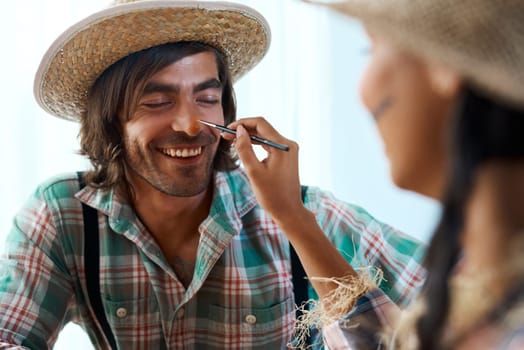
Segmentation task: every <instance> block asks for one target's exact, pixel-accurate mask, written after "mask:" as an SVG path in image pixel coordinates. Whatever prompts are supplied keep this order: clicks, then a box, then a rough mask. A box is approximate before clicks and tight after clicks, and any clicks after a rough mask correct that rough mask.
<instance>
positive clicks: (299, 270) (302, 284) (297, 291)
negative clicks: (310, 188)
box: [289, 186, 312, 347]
mask: <svg viewBox="0 0 524 350" xmlns="http://www.w3.org/2000/svg"><path fill="white" fill-rule="evenodd" d="M301 192H302V202H305V199H306V192H307V186H301ZM289 253H290V256H291V271H292V273H293V279H292V280H293V294H294V296H295V304H296V305H297V306H302V305H303V304H304V303H305V302H306V301H308V300H309V295H308V281H307V279H306V272H305V271H304V267H303V266H302V263H301V262H300V259H299V258H298V255H297V252H296V251H295V248H293V246H292V245H291V244H289ZM304 307H306V306H305V305H304ZM300 316H302V309H299V308H297V310H296V312H295V317H296V318H297V319H298V318H299V317H300ZM311 341H312V340H311V336H309V337H307V338H306V339H305V344H304V345H306V347H308V346H309V345H311Z"/></svg>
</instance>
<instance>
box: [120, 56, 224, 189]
mask: <svg viewBox="0 0 524 350" xmlns="http://www.w3.org/2000/svg"><path fill="white" fill-rule="evenodd" d="M137 101H138V103H137V108H136V110H135V111H134V113H133V114H132V115H131V116H130V118H129V120H122V125H123V139H124V144H125V152H126V163H127V165H128V168H129V177H130V181H131V182H132V183H133V184H136V183H137V181H138V182H144V181H145V183H147V186H148V187H151V188H152V189H155V190H158V191H160V192H163V193H165V194H168V195H171V196H182V197H188V196H194V195H197V194H199V193H202V192H203V191H205V190H206V189H207V188H208V186H209V183H210V181H211V178H212V174H213V170H212V165H213V159H214V157H215V153H216V150H217V147H218V143H219V140H220V136H219V134H218V132H217V131H215V130H214V129H211V128H209V127H204V126H203V125H202V124H200V123H199V122H198V120H199V119H202V120H206V121H210V122H214V123H217V124H223V123H224V114H223V109H222V84H221V82H220V81H219V78H218V69H217V64H216V60H215V55H214V53H212V52H202V53H198V54H195V55H192V56H187V57H184V58H183V59H181V60H179V61H177V62H175V63H172V64H170V65H169V66H167V67H165V68H164V69H162V70H160V71H159V72H157V73H156V74H155V75H153V76H152V77H151V79H150V80H149V81H147V83H146V85H145V89H144V92H143V94H142V95H141V96H139V97H138V99H137Z"/></svg>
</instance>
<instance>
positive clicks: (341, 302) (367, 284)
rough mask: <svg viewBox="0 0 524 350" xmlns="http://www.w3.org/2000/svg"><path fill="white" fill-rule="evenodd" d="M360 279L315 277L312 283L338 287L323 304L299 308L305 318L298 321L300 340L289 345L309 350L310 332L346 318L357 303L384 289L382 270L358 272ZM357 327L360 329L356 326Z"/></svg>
mask: <svg viewBox="0 0 524 350" xmlns="http://www.w3.org/2000/svg"><path fill="white" fill-rule="evenodd" d="M357 272H358V276H357V277H355V276H353V275H352V276H346V277H340V278H335V277H311V278H310V280H311V281H316V282H321V283H335V284H336V285H337V287H336V288H335V289H333V290H332V291H331V292H330V293H329V294H327V295H326V296H325V297H324V298H322V299H321V300H314V299H310V300H308V301H307V302H306V303H304V304H303V305H298V309H299V310H301V311H302V316H301V317H299V318H298V319H297V320H296V321H295V332H296V339H295V342H296V343H294V344H289V348H291V349H308V348H311V347H312V346H307V345H306V339H307V338H308V337H309V336H310V329H311V328H316V329H319V330H320V329H322V328H323V327H324V326H327V325H329V324H331V323H333V322H336V321H337V320H339V319H341V318H342V317H344V316H345V315H346V314H347V313H348V312H349V311H350V310H351V309H353V308H354V306H355V303H356V302H357V300H358V299H359V298H360V297H361V296H362V295H364V294H366V293H367V292H369V291H370V290H372V289H374V288H376V287H377V286H378V285H380V282H381V281H382V280H383V277H384V274H383V272H382V270H380V269H378V268H376V267H372V266H368V267H364V268H358V269H357ZM354 326H355V327H356V326H358V325H354Z"/></svg>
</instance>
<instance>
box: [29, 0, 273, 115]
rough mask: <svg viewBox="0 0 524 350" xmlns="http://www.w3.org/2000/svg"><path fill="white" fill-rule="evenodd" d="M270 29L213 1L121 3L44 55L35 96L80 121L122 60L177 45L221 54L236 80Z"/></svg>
mask: <svg viewBox="0 0 524 350" xmlns="http://www.w3.org/2000/svg"><path fill="white" fill-rule="evenodd" d="M270 37H271V34H270V29H269V25H268V24H267V22H266V20H265V19H264V17H263V16H262V15H261V14H260V13H258V12H257V11H255V10H253V9H252V8H250V7H247V6H244V5H240V4H235V3H229V2H217V1H214V2H210V1H178V0H134V1H130V0H127V1H125V0H121V1H115V3H114V4H113V6H111V7H109V8H107V9H105V10H102V11H100V12H97V13H95V14H93V15H91V16H89V17H87V18H85V19H84V20H82V21H80V22H78V23H76V24H74V25H73V26H71V27H70V28H69V29H67V30H66V31H65V32H64V33H63V34H62V35H60V37H58V39H56V40H55V42H54V43H53V44H52V45H51V47H50V48H49V49H48V51H47V53H46V54H45V55H44V57H43V59H42V61H41V63H40V66H39V68H38V71H37V73H36V77H35V81H34V95H35V98H36V101H37V102H38V104H39V105H40V106H41V107H42V108H43V109H44V110H45V111H47V112H48V113H50V114H52V115H54V116H57V117H60V118H64V119H69V120H78V119H79V118H80V116H81V115H82V113H83V112H84V111H85V108H86V100H87V94H88V91H89V90H90V88H91V86H92V85H93V83H94V82H95V80H96V79H97V78H98V77H99V76H100V74H101V73H102V72H103V71H104V70H105V69H106V68H108V67H109V66H110V65H112V64H113V63H115V62H116V61H118V60H119V59H121V58H123V57H125V56H127V55H129V54H131V53H133V52H137V51H140V50H143V49H146V48H150V47H153V46H156V45H160V44H164V43H168V42H177V41H199V42H203V43H207V44H209V45H212V46H214V47H216V48H217V49H219V50H220V51H222V52H223V53H224V54H225V56H226V57H227V59H228V64H229V68H230V69H231V74H232V77H233V80H234V81H236V80H238V79H239V78H240V77H241V76H242V75H243V74H245V73H246V72H247V71H249V70H250V69H251V68H253V67H254V66H255V65H256V64H257V63H258V62H260V60H261V59H262V57H264V55H265V54H266V52H267V50H268V49H269V43H270Z"/></svg>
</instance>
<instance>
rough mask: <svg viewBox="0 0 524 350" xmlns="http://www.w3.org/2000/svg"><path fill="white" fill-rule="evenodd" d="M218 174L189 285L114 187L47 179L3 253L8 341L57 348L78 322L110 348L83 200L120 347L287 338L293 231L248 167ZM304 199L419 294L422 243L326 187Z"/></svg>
mask: <svg viewBox="0 0 524 350" xmlns="http://www.w3.org/2000/svg"><path fill="white" fill-rule="evenodd" d="M215 183H216V188H215V195H214V199H213V203H212V207H211V211H210V214H209V216H208V217H207V218H206V219H205V220H204V221H203V222H202V224H201V225H200V228H199V231H200V243H199V247H198V253H197V254H198V256H197V260H196V266H195V270H194V277H193V280H192V282H191V284H190V286H189V287H188V288H187V289H185V288H184V287H183V285H182V284H181V283H180V282H179V281H178V279H177V277H176V275H175V273H174V272H173V269H172V268H171V267H170V265H169V263H168V261H167V260H166V259H165V257H164V256H163V254H162V252H161V250H160V248H159V246H158V244H157V243H156V242H155V240H154V239H153V237H152V236H151V235H150V234H149V233H148V231H147V230H146V229H145V227H144V225H143V224H142V223H141V222H140V220H139V219H138V217H137V216H136V215H135V213H134V212H133V210H132V208H131V207H130V206H129V205H127V204H126V203H125V202H123V201H122V200H121V199H120V198H119V197H118V196H117V195H115V193H113V192H107V191H101V190H97V189H95V188H91V187H85V188H83V189H82V190H80V191H79V183H78V179H77V176H76V174H67V175H62V176H57V177H55V178H53V179H51V180H49V181H47V182H45V183H44V184H42V185H41V186H39V187H38V188H37V190H36V191H35V193H34V194H33V195H32V197H31V198H30V199H29V200H28V202H27V203H26V204H25V206H24V207H23V208H22V210H21V211H20V212H19V213H18V214H17V215H16V217H15V220H14V226H13V228H12V230H11V232H10V234H9V236H8V239H7V243H6V252H5V253H4V255H3V256H2V258H1V259H0V348H8V347H11V346H13V347H16V345H19V346H24V347H27V348H31V349H47V348H50V347H52V345H53V344H54V342H55V340H56V338H57V335H58V333H59V332H60V330H61V329H62V327H63V326H64V325H65V324H66V323H68V322H75V323H78V324H80V325H81V326H82V327H83V328H84V329H85V330H86V331H87V333H88V334H89V336H90V338H91V340H92V342H93V343H94V344H95V346H96V347H97V348H106V347H107V345H106V343H105V340H104V337H103V336H102V333H101V331H99V327H98V325H97V322H96V321H95V320H94V318H93V313H92V311H91V310H90V308H89V307H88V305H87V303H86V300H87V294H86V281H85V274H84V257H83V245H84V230H83V216H82V207H81V202H83V203H86V204H87V205H89V206H91V207H93V208H96V210H97V211H98V225H99V231H100V293H101V298H102V303H103V306H104V308H105V312H106V315H107V319H108V321H109V324H110V325H111V329H112V331H113V334H114V336H115V338H116V342H117V344H118V347H119V349H126V350H131V349H147V350H149V349H155V350H156V349H264V350H269V349H282V348H285V347H286V344H288V343H289V342H290V341H292V339H293V326H294V324H293V322H294V317H295V305H294V301H293V285H292V282H291V267H290V259H289V249H288V241H287V239H286V237H285V236H284V235H283V234H282V233H281V232H280V230H279V229H278V227H277V226H276V225H275V224H274V223H273V222H272V220H271V219H270V218H269V217H268V215H267V213H265V212H264V211H263V210H262V208H261V207H260V206H258V205H257V202H256V199H255V196H254V194H253V192H252V190H251V188H250V186H249V181H248V180H247V177H246V176H245V174H244V173H243V171H242V170H240V169H239V170H235V171H232V172H225V173H224V172H219V173H217V174H216V176H215ZM305 202H306V206H307V207H308V208H309V209H310V210H312V211H313V212H315V213H316V217H317V220H318V222H319V223H320V225H321V227H322V228H323V229H324V230H325V232H326V234H327V235H328V236H329V237H330V239H331V240H332V241H333V242H334V244H335V245H336V246H337V247H338V248H339V250H340V251H342V252H344V255H345V256H346V257H347V258H348V259H349V260H350V261H351V262H352V263H354V264H357V265H367V264H372V265H375V266H378V267H380V268H382V269H383V271H384V274H385V276H384V277H385V282H384V284H383V285H382V286H381V287H382V289H383V290H384V291H385V292H386V293H387V295H388V296H389V297H390V298H391V299H392V300H394V301H395V302H397V303H398V304H400V305H404V304H406V303H407V302H409V301H410V300H411V299H412V297H413V296H414V295H415V294H416V293H417V288H418V287H419V286H420V285H421V283H422V280H423V278H424V274H425V271H424V269H423V268H422V267H421V265H420V261H421V259H422V256H423V253H424V247H422V246H421V245H420V244H419V243H418V242H417V241H416V240H413V239H411V238H409V237H407V236H405V235H403V234H401V233H400V232H398V231H396V230H394V229H392V228H391V227H389V226H387V225H384V224H382V223H380V222H378V221H377V220H375V219H374V218H373V217H372V216H371V215H370V214H369V213H367V212H366V211H365V210H363V209H361V208H359V207H357V206H354V205H351V204H347V203H345V202H342V201H339V200H337V199H335V198H334V197H333V196H332V195H331V194H329V193H327V192H324V191H322V190H320V189H318V188H314V187H310V188H309V189H308V192H307V195H306V199H305ZM85 234H86V235H88V234H89V232H86V233H85ZM173 234H176V232H173Z"/></svg>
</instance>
